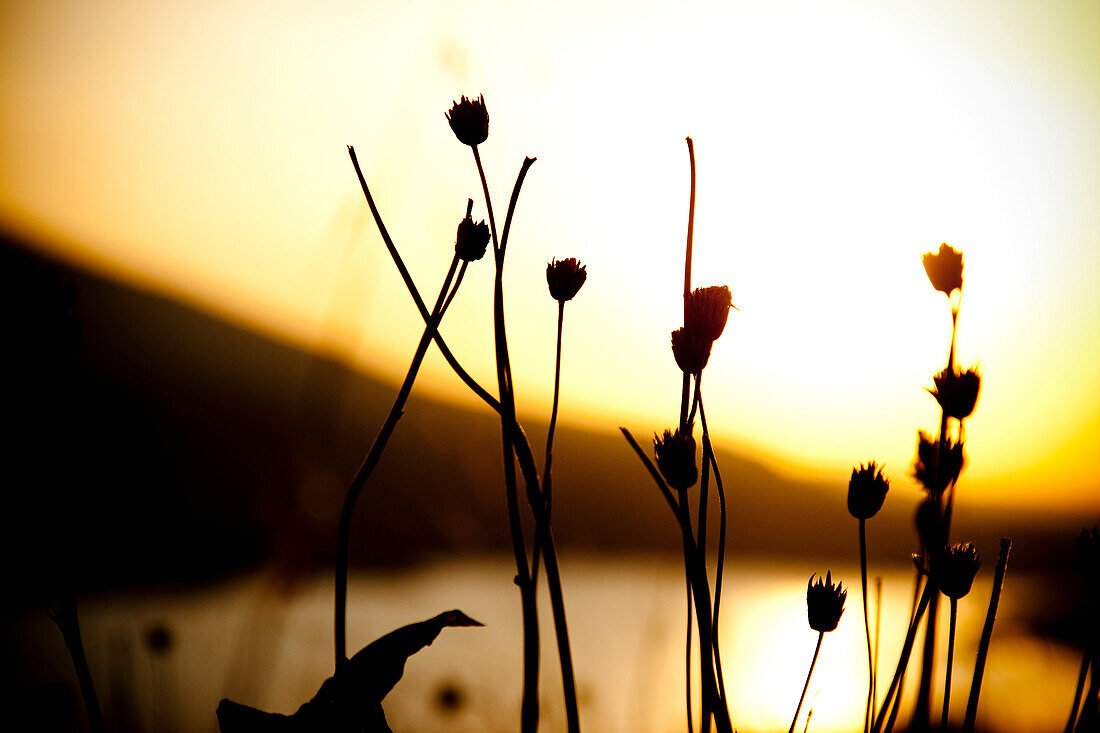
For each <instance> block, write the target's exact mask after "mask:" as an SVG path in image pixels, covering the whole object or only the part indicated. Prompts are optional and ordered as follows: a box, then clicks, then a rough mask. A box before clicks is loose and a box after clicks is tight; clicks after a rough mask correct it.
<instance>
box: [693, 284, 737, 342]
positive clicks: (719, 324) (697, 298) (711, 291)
mask: <svg viewBox="0 0 1100 733" xmlns="http://www.w3.org/2000/svg"><path fill="white" fill-rule="evenodd" d="M732 305H733V296H732V295H731V294H730V289H729V288H728V287H727V286H725V285H714V286H711V287H709V288H696V289H695V290H692V291H691V292H690V293H688V295H687V297H686V298H685V299H684V327H685V328H687V329H688V330H689V331H692V332H693V333H695V334H696V336H698V337H699V338H700V339H703V340H706V341H716V340H717V339H718V337H719V336H721V335H722V331H723V330H724V329H725V328H726V319H727V318H729V313H730V307H731V306H732Z"/></svg>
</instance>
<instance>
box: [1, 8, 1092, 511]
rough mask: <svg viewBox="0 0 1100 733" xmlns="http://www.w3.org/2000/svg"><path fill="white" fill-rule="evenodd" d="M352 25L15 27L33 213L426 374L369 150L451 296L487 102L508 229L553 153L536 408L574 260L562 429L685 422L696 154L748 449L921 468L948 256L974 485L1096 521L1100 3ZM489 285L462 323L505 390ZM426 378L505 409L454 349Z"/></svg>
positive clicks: (11, 64)
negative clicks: (379, 217) (477, 102)
mask: <svg viewBox="0 0 1100 733" xmlns="http://www.w3.org/2000/svg"><path fill="white" fill-rule="evenodd" d="M326 7H327V8H328V9H327V10H326V11H319V10H318V9H316V8H315V7H313V6H305V5H302V6H298V5H295V4H293V3H285V4H276V5H271V4H268V3H265V4H263V6H262V7H261V6H260V5H259V4H255V3H235V4H231V5H226V4H224V3H213V2H206V3H190V4H186V5H179V6H167V5H157V6H148V7H143V8H141V9H140V10H139V9H136V8H135V7H134V6H132V5H131V4H129V3H122V2H108V1H106V0H105V1H104V2H99V3H87V4H82V5H80V6H77V7H72V6H70V5H69V4H63V3H50V2H38V3H10V4H9V5H8V6H6V7H5V10H4V11H2V12H3V14H4V22H3V24H2V26H0V39H2V42H0V90H2V92H3V95H4V98H5V100H7V101H8V103H7V104H5V106H4V110H3V111H2V112H0V161H2V166H0V168H2V174H0V216H2V221H3V223H4V225H5V226H7V227H12V228H15V229H18V230H20V231H23V232H27V233H30V234H33V235H36V236H41V237H44V238H45V240H46V242H47V244H50V245H51V246H54V247H56V248H57V249H58V251H60V252H61V253H62V254H63V255H64V256H66V257H69V258H73V259H77V260H80V261H82V262H84V263H87V264H90V265H92V266H94V267H97V268H100V269H103V270H108V271H112V272H116V273H122V274H124V275H125V276H126V277H128V278H131V279H132V280H134V281H136V282H139V283H141V284H143V285H146V286H149V287H154V288H157V289H161V290H166V291H168V292H170V293H172V294H174V295H177V296H178V297H181V298H184V299H186V300H188V301H192V302H196V303H199V304H201V305H203V306H204V307H207V308H212V309H214V310H216V311H217V312H219V313H222V314H225V315H228V316H230V317H232V318H234V319H238V320H241V321H244V322H247V323H249V324H252V325H254V326H257V327H259V328H262V329H264V330H266V331H269V332H272V333H275V334H277V335H279V336H280V337H284V338H289V339H293V340H295V341H297V342H299V343H302V344H306V345H310V346H314V347H317V348H323V349H326V350H330V351H333V352H335V353H338V354H340V355H342V356H343V357H345V358H347V359H349V360H353V361H355V362H357V363H359V364H361V365H362V366H363V367H364V368H366V369H369V370H371V371H374V372H376V373H378V374H382V375H385V376H387V377H388V378H391V379H397V378H399V375H400V373H402V372H403V370H404V368H405V366H406V364H407V360H408V358H409V355H410V354H411V353H412V349H413V345H414V343H415V340H416V336H417V334H418V333H419V330H420V323H419V320H418V318H417V315H416V313H415V311H414V310H413V309H412V308H411V306H410V305H409V304H408V299H407V296H406V295H405V294H404V292H403V288H402V286H401V284H400V282H399V280H398V279H397V277H396V275H395V274H394V273H393V269H392V266H391V265H390V264H389V263H388V261H387V259H386V257H385V254H384V252H383V251H382V249H381V247H380V243H379V241H378V237H377V234H376V233H375V231H374V229H373V224H372V222H371V221H370V220H369V217H368V216H367V215H366V212H365V208H364V206H363V204H362V201H361V197H360V194H359V191H358V188H357V186H356V184H355V180H354V177H353V175H352V174H351V169H350V166H349V164H348V161H347V158H346V155H345V154H344V148H343V145H344V144H345V143H353V144H355V145H356V147H357V150H358V152H359V156H360V160H361V161H362V163H363V167H364V169H365V171H366V173H367V176H368V180H370V181H371V183H372V186H373V189H374V193H375V196H376V197H377V199H378V201H379V205H380V207H381V209H382V211H383V214H384V216H385V217H386V220H387V225H388V226H389V228H390V230H391V232H393V233H394V236H395V239H397V241H398V244H399V246H400V247H401V251H402V253H403V255H404V257H405V258H406V260H407V262H408V265H409V267H410V269H411V270H412V272H413V274H414V276H415V277H416V278H417V281H418V283H420V288H421V290H422V291H423V292H424V294H425V297H430V295H431V294H433V293H434V290H435V288H436V287H437V282H438V280H439V279H440V278H441V276H442V273H443V271H444V268H445V266H446V262H447V260H448V259H449V251H450V246H451V243H452V242H453V237H454V227H455V224H456V223H457V221H458V219H459V218H461V216H462V213H463V211H464V203H465V200H466V197H467V196H470V197H474V198H475V201H478V187H477V183H476V179H475V177H474V169H473V163H472V161H471V160H470V159H469V157H470V156H469V154H468V151H467V149H466V148H464V147H463V146H461V145H459V144H457V143H456V142H455V141H454V139H453V138H452V136H451V133H450V130H449V129H448V128H447V125H446V124H445V122H444V120H443V111H444V110H445V109H446V108H447V107H448V106H449V104H450V101H451V99H452V98H454V97H455V96H457V95H458V94H462V93H478V92H482V91H483V92H484V93H485V96H486V101H487V103H488V106H489V110H490V115H491V120H492V122H491V132H490V139H489V141H488V142H487V143H486V145H485V146H484V150H483V155H484V158H485V164H486V168H487V170H488V173H489V177H490V182H491V184H492V186H493V192H494V195H495V196H496V198H497V206H498V207H502V206H503V204H504V202H505V201H506V195H507V193H508V191H509V190H510V189H511V182H512V180H513V177H514V175H515V172H516V171H517V169H518V167H519V163H520V162H521V161H522V158H523V156H524V155H535V156H538V158H539V160H538V162H537V163H536V165H535V167H534V168H533V169H532V172H531V175H530V176H529V178H528V181H527V183H526V184H525V187H524V191H523V195H522V197H521V200H520V205H519V210H518V213H517V218H516V221H515V228H514V233H513V240H512V241H513V242H514V243H515V246H514V247H513V248H511V250H510V252H509V260H510V262H509V275H508V281H507V286H508V297H509V304H510V307H512V308H513V309H514V311H513V313H514V315H512V316H511V320H510V322H509V327H510V335H511V337H512V343H513V355H514V356H513V361H514V363H516V364H517V365H519V366H518V369H519V371H518V374H517V389H518V393H519V395H520V397H521V400H523V406H524V407H526V408H527V409H532V410H538V414H543V413H544V412H545V410H546V409H547V406H548V403H549V396H550V389H551V380H552V373H553V372H552V355H553V323H554V317H555V315H556V309H555V307H554V304H553V301H552V300H551V299H550V298H549V296H547V295H545V284H544V282H543V281H542V277H543V268H544V266H545V262H546V260H548V259H550V258H551V257H567V256H576V257H579V258H580V259H581V260H582V261H584V262H585V263H586V264H587V265H588V272H589V282H588V284H587V286H586V288H585V290H584V291H583V292H582V294H581V295H580V296H578V298H577V299H576V300H575V301H574V302H572V303H571V304H570V305H569V307H568V308H567V309H566V324H567V325H566V336H565V342H566V343H565V346H566V354H565V363H564V365H563V389H564V393H563V395H564V397H563V399H564V400H565V401H564V403H563V410H564V412H563V419H564V420H567V421H579V422H584V423H586V424H588V425H590V426H591V427H593V428H594V429H597V430H612V429H613V427H614V426H615V425H617V424H620V423H627V424H637V425H643V426H649V427H653V428H658V427H662V426H663V425H664V424H665V423H666V422H668V420H669V418H670V417H671V416H672V415H674V414H675V410H676V401H677V399H678V391H677V389H676V387H675V385H677V384H678V375H677V373H676V369H675V365H674V364H673V362H672V358H671V355H670V353H669V349H668V333H669V332H670V331H671V330H672V328H674V327H675V326H676V325H677V320H678V318H677V314H678V312H679V303H678V292H679V284H680V282H681V280H680V277H681V276H680V274H679V273H680V272H682V246H683V236H684V229H685V224H686V209H687V160H686V152H685V150H684V145H683V136H684V135H685V134H691V135H692V136H693V137H694V139H695V142H696V148H697V153H698V156H699V197H698V205H697V218H696V236H695V241H696V250H695V277H694V280H695V282H696V283H697V284H713V283H728V284H729V285H730V286H731V287H732V289H733V293H734V302H735V303H736V304H737V305H738V306H739V308H740V309H741V310H740V311H739V312H736V313H735V314H734V315H733V317H732V319H731V323H730V327H729V328H728V329H727V332H726V335H725V336H724V337H723V339H722V340H721V341H719V342H718V344H717V346H716V349H715V353H714V356H713V357H712V360H711V367H709V368H708V372H707V375H706V379H705V380H704V381H705V384H704V388H705V389H704V392H705V394H706V395H707V401H708V413H709V414H711V415H713V418H712V420H713V428H714V429H715V431H716V433H717V434H718V435H720V437H721V438H722V439H724V440H725V441H727V442H729V443H730V444H732V445H735V446H738V447H741V448H743V449H745V450H750V451H755V452H757V453H760V454H763V455H765V456H769V457H771V459H772V460H773V462H774V463H776V464H778V465H782V466H786V467H787V468H788V469H790V470H796V471H807V472H814V473H815V474H816V475H823V474H824V475H832V474H836V475H837V476H838V477H839V479H840V480H842V479H843V477H844V474H845V471H846V470H847V469H848V468H849V467H850V466H851V465H852V464H853V463H856V462H859V461H861V460H866V459H868V458H870V457H876V458H878V459H879V460H880V461H883V462H885V463H886V464H887V466H888V467H889V469H890V470H891V471H892V473H893V475H894V476H897V477H898V478H899V479H900V477H901V476H902V475H903V474H904V473H905V472H906V470H907V467H908V465H909V463H910V461H911V458H912V453H913V445H914V443H915V430H916V428H917V427H925V428H934V426H935V421H936V413H935V409H934V407H935V405H934V403H933V402H932V400H931V399H930V398H928V396H927V395H926V394H924V392H923V390H922V386H930V385H931V375H932V374H933V373H934V372H935V371H937V370H938V369H939V368H940V366H941V364H942V361H943V358H944V354H945V350H946V344H947V337H948V333H949V320H948V315H947V309H946V304H945V303H944V301H943V298H942V296H940V295H939V294H937V293H935V292H933V291H932V290H931V289H930V288H929V287H928V284H927V282H926V281H925V278H924V273H923V271H922V269H921V267H920V259H919V256H920V254H921V252H923V251H926V250H928V249H934V248H935V247H937V246H938V245H939V243H940V242H941V241H947V242H949V243H951V244H953V245H954V246H956V247H957V248H959V249H961V250H963V251H964V253H965V256H966V268H967V269H966V275H965V280H966V287H965V295H964V303H963V311H962V316H961V321H960V331H959V347H960V358H961V360H962V362H963V363H971V362H975V361H977V362H980V364H981V366H982V369H983V375H984V380H983V390H982V396H981V399H980V401H979V405H978V409H977V411H976V413H975V417H974V418H973V420H972V421H970V423H969V430H968V438H969V441H968V450H969V455H970V466H971V470H970V471H969V472H968V473H967V478H966V480H967V486H968V491H972V492H973V493H974V495H975V497H976V498H984V499H985V500H987V501H999V502H1012V503H1030V502H1031V501H1032V499H1031V496H1032V494H1031V487H1032V486H1033V485H1034V484H1035V482H1036V481H1039V480H1041V481H1042V482H1043V484H1044V485H1045V486H1048V487H1051V490H1050V491H1048V492H1047V493H1045V494H1044V501H1045V502H1048V503H1053V504H1054V505H1059V504H1060V505H1063V506H1077V507H1081V506H1087V507H1089V508H1096V507H1097V495H1098V492H1097V491H1096V489H1097V484H1096V480H1095V478H1094V476H1095V463H1094V462H1095V457H1096V454H1097V450H1098V448H1100V420H1098V415H1100V383H1098V381H1097V380H1096V378H1095V375H1096V373H1097V370H1098V368H1100V342H1098V338H1097V336H1096V334H1097V333H1100V328H1097V326H1098V325H1100V324H1098V323H1097V321H1098V319H1100V300H1098V299H1097V295H1096V288H1095V287H1094V280H1095V277H1096V274H1097V272H1100V268H1098V266H1097V265H1098V263H1097V259H1096V257H1097V256H1096V254H1095V252H1096V250H1095V242H1096V241H1097V238H1098V237H1100V214H1098V213H1097V211H1096V208H1095V206H1094V202H1095V200H1096V198H1097V194H1098V193H1100V190H1098V183H1097V179H1096V175H1095V171H1096V170H1097V165H1098V163H1100V150H1098V147H1097V138H1096V135H1095V130H1096V129H1097V128H1098V127H1100V124H1098V123H1100V101H1098V100H1100V78H1098V76H1100V75H1098V74H1097V73H1096V69H1097V68H1100V58H1098V55H1100V51H1098V49H1097V47H1096V45H1095V44H1094V43H1092V40H1094V37H1095V31H1096V30H1097V27H1098V13H1100V11H1098V10H1097V8H1096V6H1095V5H1093V4H1088V3H1081V4H1077V5H1074V4H1064V5H1060V6H1058V7H1057V8H1050V7H1049V6H1048V5H1047V4H1045V3H1039V2H1034V3H1029V4H1025V5H1018V6H1014V7H1013V9H1012V10H1011V11H1009V10H1006V9H1005V8H1003V6H1002V5H1001V4H999V3H993V2H989V3H984V4H975V3H968V4H967V5H966V6H965V8H962V7H955V6H953V5H941V6H935V7H930V6H923V5H922V6H912V7H909V6H906V7H899V6H896V5H890V6H888V7H887V6H881V7H878V6H870V7H868V6H867V5H865V4H860V3H849V2H836V3H829V4H821V3H810V2H792V3H785V4H773V3H738V4H726V3H714V4H712V3H695V4H692V5H691V6H690V7H689V6H681V5H678V6H676V7H671V6H667V5H664V4H652V5H650V6H648V7H639V6H638V5H637V4H631V5H630V6H627V5H625V4H622V5H619V4H615V3H602V4H591V3H586V4H584V5H583V6H582V5H580V4H578V5H577V6H575V7H562V6H561V5H560V4H558V5H555V6H554V7H553V8H529V7H518V6H516V5H513V4H506V3H499V4H498V3H478V4H474V5H473V6H471V5H470V4H462V5H461V6H438V7H437V6H436V5H434V4H430V3H407V4H400V5H395V6H387V5H386V4H384V3H370V4H365V5H364V4H361V3H346V4H334V5H330V6H326ZM486 29H488V31H486ZM1090 29H1091V31H1090ZM490 37H491V41H492V42H488V40H489V38H490ZM482 208H483V207H482V204H481V203H480V201H478V203H477V206H476V208H475V215H477V216H483V215H484V213H483V211H482ZM489 269H490V268H489V267H488V265H487V264H485V266H483V267H480V268H473V269H472V270H471V272H470V275H469V277H468V278H467V283H466V285H464V288H463V292H462V293H460V294H459V297H458V299H457V300H456V301H455V307H454V309H453V310H452V311H451V312H450V313H449V315H448V318H447V321H446V322H445V324H444V327H443V330H444V332H445V334H446V335H447V336H448V339H449V340H450V342H451V344H452V346H453V348H454V351H455V352H456V353H457V354H458V355H459V356H460V358H461V359H463V361H464V362H465V363H466V364H467V366H468V368H469V369H470V371H471V372H472V373H474V374H475V375H478V376H479V377H480V378H483V381H485V382H488V383H491V381H492V379H491V375H492V373H493V372H492V364H491V353H492V349H491V340H490V338H491V337H490V327H489V323H488V297H487V295H486V294H487V293H488V292H489V282H490V274H489ZM422 383H423V386H424V387H425V388H427V389H429V390H431V391H432V392H434V393H435V394H436V395H437V396H440V397H443V398H444V399H449V400H468V399H470V398H468V397H467V396H466V395H465V393H464V392H463V391H462V390H460V389H459V388H458V387H459V385H458V383H457V381H456V380H455V379H454V378H453V376H452V375H450V374H449V372H448V370H447V369H446V367H445V365H443V364H442V362H441V361H440V360H438V359H436V358H435V357H434V356H433V357H432V359H431V360H430V361H429V363H428V364H426V367H425V370H424V377H423V380H422ZM1055 489H1056V490H1055Z"/></svg>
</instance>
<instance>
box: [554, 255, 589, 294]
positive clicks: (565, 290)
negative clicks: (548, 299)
mask: <svg viewBox="0 0 1100 733" xmlns="http://www.w3.org/2000/svg"><path fill="white" fill-rule="evenodd" d="M587 279H588V272H587V269H586V268H585V266H584V265H582V264H581V263H580V261H579V260H577V259H576V258H575V257H568V258H566V259H564V260H551V261H550V262H547V263H546V284H547V286H549V288H550V295H551V296H553V297H554V299H555V300H557V301H560V302H562V303H564V302H565V301H567V300H572V299H573V296H574V295H576V294H577V291H579V290H580V289H581V286H582V285H584V281H585V280H587Z"/></svg>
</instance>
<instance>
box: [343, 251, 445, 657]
mask: <svg viewBox="0 0 1100 733" xmlns="http://www.w3.org/2000/svg"><path fill="white" fill-rule="evenodd" d="M458 262H459V258H458V254H457V253H456V254H455V255H454V257H452V258H451V266H450V268H448V270H447V275H446V277H444V279H443V287H442V288H440V290H439V297H438V298H437V299H436V302H435V307H434V308H433V309H432V317H431V319H430V320H429V322H428V325H427V326H425V328H424V333H423V335H422V336H421V337H420V343H419V344H417V347H416V353H415V354H413V358H412V363H411V364H409V370H408V371H407V372H406V373H405V379H404V381H403V382H402V383H401V387H400V389H399V390H398V392H397V396H396V397H395V398H394V401H393V405H392V406H391V407H390V412H389V414H388V415H387V416H386V420H385V422H384V423H383V424H382V427H381V428H380V429H379V431H378V435H376V436H375V438H374V442H372V443H371V446H370V449H369V450H368V451H367V455H366V457H365V458H364V459H363V463H362V464H361V465H360V466H359V469H358V470H357V471H356V472H355V476H354V477H353V478H352V480H351V485H350V486H348V492H347V495H346V496H345V497H344V505H343V507H342V508H341V510H340V524H339V526H338V527H337V531H336V602H335V611H334V616H335V618H334V628H335V634H334V636H335V656H336V663H337V664H339V663H340V662H342V661H344V660H345V659H347V628H346V619H347V598H348V551H349V546H350V540H351V520H352V517H353V516H354V515H355V504H356V501H357V500H358V499H359V494H360V493H361V492H362V491H363V487H364V486H366V484H367V480H368V479H369V478H370V475H371V473H373V472H374V469H375V467H376V466H377V465H378V461H379V460H380V459H381V458H382V453H383V451H385V449H386V444H387V443H388V442H389V439H390V436H391V435H393V431H394V429H395V428H396V427H397V421H398V420H400V419H401V415H402V414H404V412H405V403H406V402H408V399H409V395H410V394H411V393H412V387H413V382H415V381H416V375H417V373H418V372H419V371H420V365H421V363H423V361H424V355H425V354H427V352H428V346H429V345H430V344H431V342H432V334H433V333H434V332H435V331H436V329H438V327H439V322H440V320H441V319H442V318H443V303H444V302H445V300H446V297H447V292H448V290H449V289H450V286H451V281H452V279H453V278H454V275H455V271H456V270H457V269H458Z"/></svg>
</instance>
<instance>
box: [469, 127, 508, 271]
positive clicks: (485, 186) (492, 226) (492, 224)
mask: <svg viewBox="0 0 1100 733" xmlns="http://www.w3.org/2000/svg"><path fill="white" fill-rule="evenodd" d="M470 149H471V150H473V151H474V162H475V163H477V175H478V177H479V178H481V190H482V192H483V193H484V194H485V209H486V211H488V212H489V231H490V232H492V235H493V253H494V254H495V255H496V256H497V258H498V259H499V258H500V256H501V252H500V242H499V240H498V239H497V220H496V219H495V218H494V217H493V200H492V198H490V196H489V182H488V181H487V180H485V168H483V167H482V165H481V153H479V152H478V150H477V146H476V145H471V146H470Z"/></svg>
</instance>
